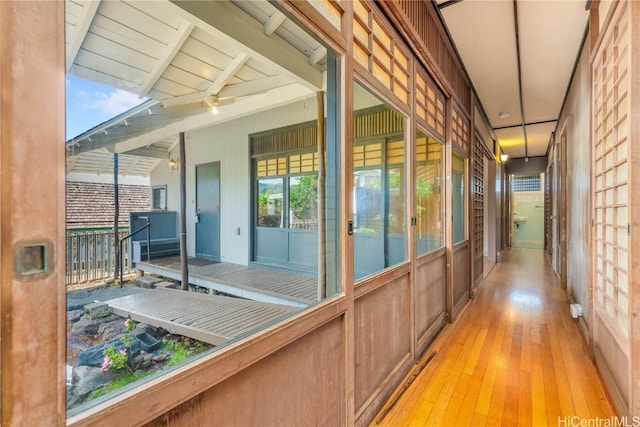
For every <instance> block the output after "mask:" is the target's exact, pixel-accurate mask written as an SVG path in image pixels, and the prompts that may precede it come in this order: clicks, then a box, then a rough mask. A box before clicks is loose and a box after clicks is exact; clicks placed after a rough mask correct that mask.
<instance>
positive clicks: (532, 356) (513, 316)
mask: <svg viewBox="0 0 640 427" xmlns="http://www.w3.org/2000/svg"><path fill="white" fill-rule="evenodd" d="M434 352H435V355H433V356H432V354H433V353H434ZM429 357H433V358H432V360H430V361H429V362H428V363H427V365H426V367H425V368H424V369H423V370H422V371H421V372H420V373H419V374H418V376H417V377H416V378H415V380H414V381H413V383H412V384H411V385H410V386H409V387H408V388H407V389H406V391H405V392H404V394H403V395H402V396H400V397H399V398H398V399H397V401H396V402H395V405H394V406H393V407H392V408H391V410H390V411H389V412H388V414H387V415H386V416H385V417H384V419H383V420H382V422H381V424H380V425H383V426H405V425H411V426H421V425H435V426H467V425H505V426H512V425H525V426H542V425H554V426H558V425H574V424H571V418H572V417H574V416H577V417H580V418H583V419H594V418H600V419H602V418H610V417H612V416H614V415H615V412H614V409H613V406H612V404H611V403H610V401H609V398H608V396H607V393H606V391H605V390H604V389H603V385H602V381H601V379H600V377H599V375H598V373H597V372H596V369H595V367H594V365H593V363H592V362H591V360H590V359H589V357H588V354H587V350H586V347H585V345H584V343H583V340H582V337H581V335H580V332H579V331H578V326H577V324H576V322H575V321H574V320H573V319H572V318H571V316H570V313H569V305H568V303H567V298H566V293H565V291H564V290H563V289H561V288H560V284H559V281H558V279H557V278H556V277H555V276H554V274H553V272H552V270H551V267H550V265H549V263H548V262H547V261H546V259H545V255H544V252H543V251H542V250H538V249H511V250H507V251H506V252H505V253H504V256H503V260H502V262H500V263H498V264H496V265H495V266H494V268H493V270H492V271H491V273H490V275H489V277H488V278H487V279H485V281H484V283H483V284H482V285H481V286H480V288H479V289H478V291H477V293H476V296H475V299H474V300H473V301H472V302H471V303H470V304H469V306H468V307H467V309H466V310H465V311H464V312H463V313H462V314H461V317H460V318H459V319H458V320H457V321H456V322H455V323H454V324H453V325H451V326H449V327H448V328H447V329H446V330H445V331H444V332H443V334H442V335H441V336H440V337H439V338H438V339H437V340H436V342H435V343H434V345H433V346H432V347H431V348H430V349H429V350H428V351H427V353H426V354H425V356H424V360H426V359H428V358H429ZM563 420H567V422H565V423H564V424H563ZM576 425H577V424H576Z"/></svg>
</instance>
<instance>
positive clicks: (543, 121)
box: [493, 119, 558, 130]
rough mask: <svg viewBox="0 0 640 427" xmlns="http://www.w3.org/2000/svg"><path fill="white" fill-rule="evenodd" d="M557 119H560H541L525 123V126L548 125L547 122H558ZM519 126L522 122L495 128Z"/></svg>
mask: <svg viewBox="0 0 640 427" xmlns="http://www.w3.org/2000/svg"><path fill="white" fill-rule="evenodd" d="M557 121H558V119H550V120H541V121H539V122H529V123H524V125H525V126H534V125H546V124H549V123H556V122H557ZM518 127H522V124H517V125H511V126H501V127H499V128H493V130H502V129H513V128H518Z"/></svg>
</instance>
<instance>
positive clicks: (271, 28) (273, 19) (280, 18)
mask: <svg viewBox="0 0 640 427" xmlns="http://www.w3.org/2000/svg"><path fill="white" fill-rule="evenodd" d="M285 19H287V17H286V16H285V15H284V13H282V12H280V11H279V10H276V11H274V12H273V15H271V16H270V17H269V19H268V20H267V22H265V23H264V33H265V34H266V35H268V36H270V35H271V34H273V33H275V31H276V30H277V29H278V27H280V25H282V23H283V22H284V20H285Z"/></svg>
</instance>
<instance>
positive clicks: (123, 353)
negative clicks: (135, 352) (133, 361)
mask: <svg viewBox="0 0 640 427" xmlns="http://www.w3.org/2000/svg"><path fill="white" fill-rule="evenodd" d="M132 322H133V321H132ZM120 342H121V343H122V344H123V345H124V346H125V347H126V349H125V348H121V349H119V350H118V349H116V346H115V345H110V346H109V347H107V348H105V349H104V351H103V352H102V354H103V355H104V357H103V359H102V366H100V369H102V370H103V371H120V370H122V369H125V368H126V369H127V370H129V371H131V367H130V366H129V363H128V362H129V351H128V349H129V348H131V344H132V343H133V337H132V336H130V335H125V336H123V337H121V338H120Z"/></svg>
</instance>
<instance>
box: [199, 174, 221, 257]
mask: <svg viewBox="0 0 640 427" xmlns="http://www.w3.org/2000/svg"><path fill="white" fill-rule="evenodd" d="M196 256H198V257H202V258H208V259H213V260H217V261H219V260H220V162H215V163H208V164H205V165H198V166H196Z"/></svg>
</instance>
